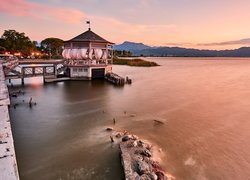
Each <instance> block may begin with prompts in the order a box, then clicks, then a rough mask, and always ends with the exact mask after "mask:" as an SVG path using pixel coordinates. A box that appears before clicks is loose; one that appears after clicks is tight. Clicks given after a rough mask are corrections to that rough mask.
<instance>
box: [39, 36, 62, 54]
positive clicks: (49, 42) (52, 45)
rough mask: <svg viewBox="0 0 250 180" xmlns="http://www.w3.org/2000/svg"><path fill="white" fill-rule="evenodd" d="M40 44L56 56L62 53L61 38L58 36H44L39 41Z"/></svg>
mask: <svg viewBox="0 0 250 180" xmlns="http://www.w3.org/2000/svg"><path fill="white" fill-rule="evenodd" d="M41 46H42V48H43V49H44V51H45V52H47V53H48V54H50V55H52V57H54V58H57V57H60V56H61V54H62V50H63V49H62V47H63V40H62V39H59V38H53V37H52V38H46V39H44V40H43V41H42V42H41Z"/></svg>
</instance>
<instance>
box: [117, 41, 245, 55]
mask: <svg viewBox="0 0 250 180" xmlns="http://www.w3.org/2000/svg"><path fill="white" fill-rule="evenodd" d="M114 50H120V51H121V50H125V51H130V52H132V54H133V55H134V56H174V57H250V47H241V48H239V49H233V50H201V49H192V48H181V47H152V46H147V45H145V44H143V43H135V42H129V41H125V42H124V43H122V44H119V45H115V46H114Z"/></svg>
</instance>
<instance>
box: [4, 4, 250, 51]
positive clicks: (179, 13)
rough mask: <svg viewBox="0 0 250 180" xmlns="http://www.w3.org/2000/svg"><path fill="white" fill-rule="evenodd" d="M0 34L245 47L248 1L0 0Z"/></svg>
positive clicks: (249, 32) (248, 42) (249, 34)
mask: <svg viewBox="0 0 250 180" xmlns="http://www.w3.org/2000/svg"><path fill="white" fill-rule="evenodd" d="M0 3H1V4H0V33H1V34H2V33H3V32H4V30H7V29H15V30H17V31H19V32H25V34H26V35H28V36H29V37H30V38H31V39H32V40H37V41H41V40H43V39H44V38H47V37H58V38H61V39H63V40H68V39H70V38H72V37H74V36H76V35H78V34H80V33H82V32H84V31H85V30H87V27H88V26H87V25H86V23H85V21H86V20H90V21H91V28H92V30H93V31H94V32H96V33H97V34H99V35H101V36H103V37H104V38H105V39H107V40H109V41H112V42H114V43H122V42H123V41H125V40H126V41H133V42H142V43H145V44H147V45H153V46H180V47H193V48H202V49H232V48H238V47H241V46H250V1H249V0H237V1H236V0H68V1H66V0H0Z"/></svg>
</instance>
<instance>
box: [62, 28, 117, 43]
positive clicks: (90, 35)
mask: <svg viewBox="0 0 250 180" xmlns="http://www.w3.org/2000/svg"><path fill="white" fill-rule="evenodd" d="M65 42H98V43H109V44H114V43H111V42H109V41H107V40H106V39H104V38H102V37H101V36H99V35H97V34H96V33H94V32H93V31H91V29H89V30H88V31H85V32H84V33H82V34H80V35H78V36H76V37H74V38H72V39H70V40H68V41H65Z"/></svg>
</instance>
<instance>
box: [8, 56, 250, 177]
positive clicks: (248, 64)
mask: <svg viewBox="0 0 250 180" xmlns="http://www.w3.org/2000/svg"><path fill="white" fill-rule="evenodd" d="M149 60H153V61H156V62H158V63H159V64H160V65H161V66H159V67H151V68H138V67H128V66H114V68H113V69H114V72H116V73H118V74H120V75H128V76H129V77H131V78H132V79H133V84H132V85H126V86H124V87H115V86H113V85H112V84H109V83H107V82H103V81H92V82H88V81H71V82H60V83H52V84H46V85H43V84H42V80H41V79H39V78H34V79H26V82H25V83H26V85H25V86H24V87H21V86H19V85H18V84H20V80H18V81H15V82H14V84H16V85H15V86H14V88H12V89H11V90H12V91H13V90H14V91H16V90H19V89H21V90H23V91H25V92H26V93H25V95H23V96H19V97H18V98H12V102H20V103H22V101H23V100H24V101H25V102H28V100H29V98H30V97H32V98H33V100H34V101H36V102H37V103H38V104H37V105H36V106H34V107H33V108H32V109H30V108H28V105H27V104H25V103H24V104H21V105H19V106H18V107H17V108H16V109H14V108H10V113H11V123H12V128H13V133H14V140H15V146H16V154H17V160H18V166H19V171H20V176H21V179H22V180H33V179H36V180H38V179H39V180H40V179H41V180H50V179H51V180H54V179H62V180H64V179H66V180H68V179H86V180H88V179H91V180H92V179H93V180H95V179H96V180H97V179H98V180H99V179H100V180H104V179H107V180H109V179H110V180H119V179H123V172H122V167H121V165H120V159H119V154H118V149H117V146H115V145H112V144H111V143H110V140H109V133H107V132H105V128H106V127H109V126H113V124H112V123H113V120H112V119H113V118H114V117H115V118H116V121H117V123H116V125H115V126H116V128H119V129H126V130H128V131H130V132H132V133H135V134H136V135H138V136H140V137H142V138H144V139H147V140H149V141H151V142H152V143H153V144H155V145H157V146H159V147H161V149H162V152H161V153H162V164H163V165H164V168H165V169H166V171H167V172H168V173H170V174H171V175H173V176H174V177H175V178H176V179H178V180H179V179H180V180H193V179H194V180H206V179H208V180H210V179H211V180H214V179H216V180H235V179H241V180H243V179H249V178H250V142H249V139H250V59H237V58H150V59H149ZM103 111H104V113H103ZM124 111H126V112H127V113H126V114H125V113H124ZM154 119H157V120H161V121H163V122H164V123H165V124H164V125H156V124H155V123H154V121H153V120H154Z"/></svg>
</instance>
